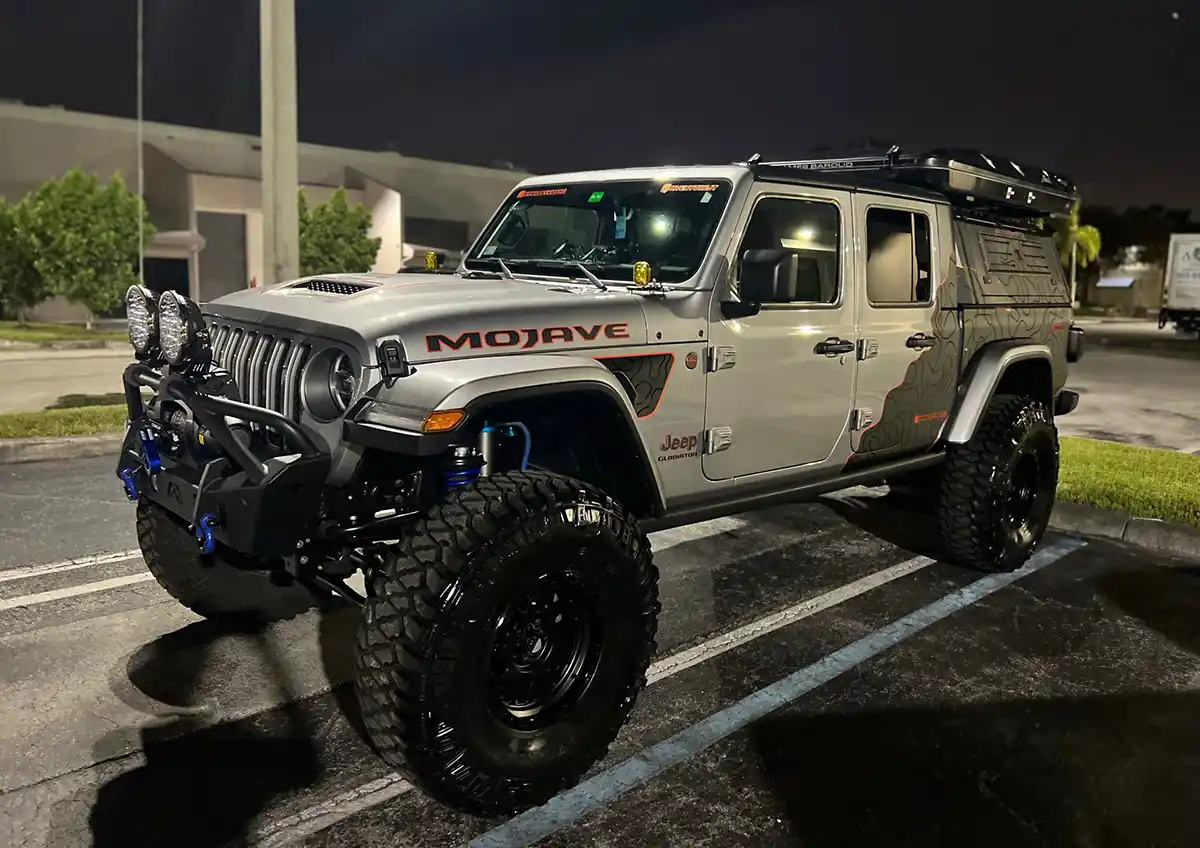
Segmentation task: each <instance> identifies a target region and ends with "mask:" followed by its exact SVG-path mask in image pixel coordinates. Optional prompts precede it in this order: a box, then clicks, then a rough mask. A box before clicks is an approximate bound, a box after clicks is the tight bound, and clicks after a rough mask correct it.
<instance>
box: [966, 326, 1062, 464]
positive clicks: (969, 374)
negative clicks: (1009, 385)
mask: <svg viewBox="0 0 1200 848" xmlns="http://www.w3.org/2000/svg"><path fill="white" fill-rule="evenodd" d="M1037 362H1045V364H1046V368H1047V369H1049V368H1050V364H1051V358H1050V348H1049V347H1047V346H1046V345H1044V344H1031V343H1030V342H1024V341H1015V340H1014V341H1002V342H993V343H991V344H989V345H987V346H986V347H984V348H983V349H982V350H980V351H979V352H978V353H977V354H975V356H974V358H972V360H971V363H970V365H968V366H967V370H966V373H965V375H964V377H963V385H964V387H965V388H964V390H963V392H962V394H961V395H960V397H959V401H958V405H957V406H956V407H955V410H954V414H953V415H952V416H951V417H950V421H949V422H948V424H947V427H946V435H945V440H946V441H947V442H950V443H951V444H965V443H966V442H968V441H970V440H971V437H972V436H973V435H975V428H976V427H978V426H979V422H980V421H982V420H983V416H984V415H985V414H986V413H987V409H988V406H989V405H990V404H991V402H992V397H993V396H995V394H996V390H997V389H998V388H999V387H1000V385H1001V383H1002V382H1004V376H1005V374H1006V373H1009V370H1010V369H1011V368H1013V366H1017V365H1018V364H1023V363H1029V364H1033V363H1037ZM1046 389H1047V387H1045V386H1041V385H1038V386H1032V385H1031V386H1029V387H1028V391H1029V392H1030V393H1031V394H1033V395H1035V396H1038V397H1039V399H1041V400H1044V401H1045V402H1046V403H1048V404H1050V403H1053V397H1047V398H1042V397H1041V395H1042V394H1044V393H1045V392H1046ZM1050 394H1053V390H1052V389H1050Z"/></svg>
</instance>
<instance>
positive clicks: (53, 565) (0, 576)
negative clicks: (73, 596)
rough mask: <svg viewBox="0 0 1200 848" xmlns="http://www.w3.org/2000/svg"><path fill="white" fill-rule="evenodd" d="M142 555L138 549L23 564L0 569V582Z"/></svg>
mask: <svg viewBox="0 0 1200 848" xmlns="http://www.w3.org/2000/svg"><path fill="white" fill-rule="evenodd" d="M141 555H142V552H141V551H140V550H137V549H134V550H129V551H117V552H115V553H111V554H96V555H95V556H85V557H79V558H78V559H66V560H62V561H61V562H49V563H46V564H45V565H23V566H20V567H18V568H6V569H3V570H0V583H8V582H10V581H13V580H28V579H29V578H31V577H45V576H46V575H47V574H59V573H60V572H63V571H74V570H76V569H79V568H91V567H93V566H97V565H112V564H113V563H117V562H125V561H126V560H131V559H137V558H138V557H140V556H141Z"/></svg>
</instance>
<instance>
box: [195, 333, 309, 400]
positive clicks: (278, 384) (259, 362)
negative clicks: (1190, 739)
mask: <svg viewBox="0 0 1200 848" xmlns="http://www.w3.org/2000/svg"><path fill="white" fill-rule="evenodd" d="M209 332H210V333H211V335H212V347H213V360H214V361H215V362H216V363H217V364H218V365H220V366H221V367H222V368H224V369H225V370H226V371H228V372H229V373H230V374H232V375H233V379H234V381H235V382H236V383H237V386H238V391H239V392H241V396H242V400H243V401H245V402H246V403H248V404H250V405H251V406H259V407H265V408H266V409H272V410H274V411H275V412H279V413H281V414H283V415H285V416H286V417H288V418H290V419H291V420H293V421H296V420H298V419H299V418H300V409H301V404H300V375H301V373H302V372H303V370H304V364H305V363H306V362H307V361H308V357H309V354H310V353H311V352H312V349H311V347H310V346H309V345H308V344H307V343H305V342H302V341H299V340H297V339H289V338H287V337H285V336H283V335H281V334H278V333H275V332H273V331H272V330H271V329H253V328H249V327H245V328H243V327H236V326H233V325H230V324H219V323H210V324H209Z"/></svg>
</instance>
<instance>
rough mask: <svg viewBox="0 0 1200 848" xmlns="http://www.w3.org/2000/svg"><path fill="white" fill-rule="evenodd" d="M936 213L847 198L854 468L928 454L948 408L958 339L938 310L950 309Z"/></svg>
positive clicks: (910, 204)
mask: <svg viewBox="0 0 1200 848" xmlns="http://www.w3.org/2000/svg"><path fill="white" fill-rule="evenodd" d="M937 213H938V207H937V206H935V205H934V204H932V203H923V202H921V201H917V200H908V199H904V198H893V197H887V196H882V195H871V194H865V193H858V194H856V195H855V197H854V219H855V224H856V228H857V231H858V232H859V233H860V238H859V239H858V244H857V245H856V251H857V257H858V261H857V262H856V263H855V265H856V266H857V270H858V276H859V291H860V292H862V297H861V299H860V301H859V310H858V316H859V321H858V324H859V332H860V335H861V338H860V341H859V359H860V362H859V366H858V382H857V387H856V390H855V419H856V420H855V432H854V434H853V437H852V440H851V445H852V447H853V448H854V451H855V453H856V454H857V455H858V458H860V459H867V460H869V461H877V460H880V459H885V458H888V457H894V456H900V455H903V454H905V453H913V452H916V451H919V450H921V449H923V448H925V447H928V446H929V445H932V444H933V443H934V442H935V441H936V439H937V437H938V434H939V433H940V432H941V429H942V427H943V425H944V424H945V421H946V419H947V418H948V417H949V414H950V408H951V406H952V404H953V403H954V397H955V392H956V390H957V386H958V333H957V322H956V320H955V318H954V311H953V303H952V302H951V303H947V304H941V303H939V302H938V301H939V297H945V298H946V299H947V300H951V299H952V298H951V294H950V291H949V287H951V286H952V285H953V280H952V279H951V278H950V263H949V256H943V255H942V254H943V251H944V250H945V249H946V248H945V245H946V244H948V243H949V242H948V237H949V234H948V233H946V234H942V233H940V232H939V216H938V214H937ZM943 235H944V236H945V238H943V237H942V236H943ZM935 269H938V271H937V272H936V273H935ZM939 288H940V289H941V292H939ZM943 306H946V307H947V310H946V311H945V312H943V311H941V308H942V307H943Z"/></svg>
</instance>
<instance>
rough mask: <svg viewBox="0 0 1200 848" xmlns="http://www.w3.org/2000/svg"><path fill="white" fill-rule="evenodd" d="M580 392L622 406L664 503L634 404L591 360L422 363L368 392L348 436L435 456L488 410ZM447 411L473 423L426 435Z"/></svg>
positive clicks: (533, 357)
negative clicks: (432, 420) (431, 419)
mask: <svg viewBox="0 0 1200 848" xmlns="http://www.w3.org/2000/svg"><path fill="white" fill-rule="evenodd" d="M579 391H586V392H594V393H597V394H601V395H603V396H605V397H606V398H607V399H608V400H609V401H611V402H612V403H613V404H614V405H615V408H616V410H617V412H618V413H619V417H620V419H621V420H622V421H623V422H624V425H625V426H626V427H627V428H628V435H629V437H630V440H631V443H632V444H634V445H636V447H637V451H638V454H639V456H638V459H639V460H640V462H641V463H642V465H643V466H644V468H645V472H646V474H647V475H648V479H649V480H650V481H652V483H653V488H654V496H655V499H656V500H657V501H658V503H660V504H661V502H662V501H661V498H662V481H661V479H660V478H659V474H658V468H657V467H655V465H654V463H652V462H651V461H650V457H649V455H648V454H647V452H646V448H645V445H644V444H643V442H642V439H641V435H640V433H639V431H638V428H637V425H636V421H637V412H636V410H635V409H634V406H633V402H632V400H631V399H630V397H629V394H628V392H627V391H626V390H625V388H624V387H623V386H622V384H621V382H620V381H619V380H618V379H617V377H616V376H615V375H614V374H613V372H612V371H610V370H609V369H608V368H606V367H604V366H603V365H602V364H600V363H599V362H597V361H596V360H595V359H592V358H591V357H585V356H573V355H565V354H514V355H508V356H503V357H499V356H498V357H488V358H475V359H455V360H448V361H442V362H430V363H424V364H419V365H417V366H415V370H414V372H413V373H412V374H410V375H409V376H407V377H402V378H400V379H398V380H396V382H394V383H393V384H392V385H391V386H390V387H389V386H385V385H384V384H379V385H378V386H376V387H375V388H374V389H372V390H371V391H369V392H367V395H366V396H365V397H364V398H363V400H362V401H361V402H360V403H359V404H358V405H357V406H356V408H355V410H354V411H353V414H352V415H351V416H348V418H350V419H352V420H350V421H348V423H347V433H346V436H347V438H348V439H349V440H350V441H353V442H357V443H360V444H366V445H367V446H378V447H386V449H389V450H395V451H398V452H402V453H405V454H410V455H416V456H430V455H433V454H436V453H441V452H442V451H444V450H445V449H446V448H447V447H448V446H449V445H450V444H452V443H455V441H458V442H461V441H462V439H463V438H464V435H466V434H464V432H463V431H464V428H467V429H469V428H470V426H471V423H472V421H473V420H474V419H476V418H478V413H479V412H480V411H481V410H483V409H484V408H486V407H487V406H490V405H492V404H495V403H499V402H510V401H519V400H521V399H523V398H526V397H535V396H546V395H555V394H560V393H567V392H579ZM447 410H464V411H465V412H466V413H467V418H466V420H465V421H464V423H463V424H460V425H459V427H458V428H456V429H455V430H453V431H451V432H449V433H439V434H425V433H422V432H421V428H422V425H423V423H424V421H425V419H426V418H427V417H428V416H429V415H430V414H431V413H433V412H440V411H447Z"/></svg>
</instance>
